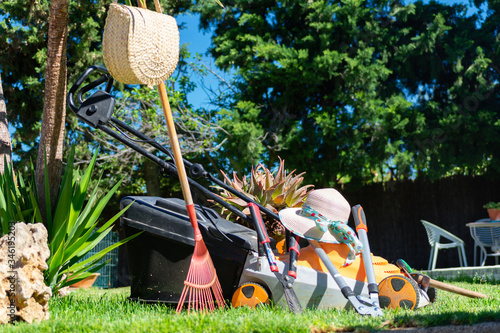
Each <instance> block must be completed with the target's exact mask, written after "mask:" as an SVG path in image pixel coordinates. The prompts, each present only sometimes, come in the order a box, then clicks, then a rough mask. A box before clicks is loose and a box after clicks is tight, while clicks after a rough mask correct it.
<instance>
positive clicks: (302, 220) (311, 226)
mask: <svg viewBox="0 0 500 333" xmlns="http://www.w3.org/2000/svg"><path fill="white" fill-rule="evenodd" d="M300 210H301V208H285V209H283V210H281V211H280V212H279V216H280V221H281V223H283V225H284V226H285V228H287V229H288V230H289V231H290V232H292V233H294V234H296V235H298V236H300V237H303V238H306V239H315V240H317V241H319V242H323V243H339V241H338V240H337V239H336V238H335V237H334V236H333V235H332V234H331V233H330V232H329V231H327V232H323V231H321V230H320V229H319V228H318V227H317V226H316V222H314V221H313V220H311V219H309V218H307V217H305V216H302V215H300V214H299V212H300Z"/></svg>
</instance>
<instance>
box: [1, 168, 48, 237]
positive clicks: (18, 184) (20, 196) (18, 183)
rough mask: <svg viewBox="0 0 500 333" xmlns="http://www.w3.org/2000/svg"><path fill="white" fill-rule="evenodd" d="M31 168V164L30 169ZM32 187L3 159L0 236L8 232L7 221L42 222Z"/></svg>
mask: <svg viewBox="0 0 500 333" xmlns="http://www.w3.org/2000/svg"><path fill="white" fill-rule="evenodd" d="M33 170H34V168H33V164H31V171H33ZM32 175H33V172H32ZM32 178H33V176H32ZM32 188H33V187H32V185H31V183H30V182H28V183H26V182H25V181H24V178H23V176H22V175H21V173H18V175H17V176H16V174H15V173H14V171H13V168H12V164H10V163H7V161H6V160H5V162H4V172H3V174H1V175H0V225H1V228H0V236H2V235H4V234H7V233H8V232H9V222H13V221H23V222H26V223H35V222H42V216H41V214H40V210H39V209H38V204H37V201H36V193H34V191H33V190H32Z"/></svg>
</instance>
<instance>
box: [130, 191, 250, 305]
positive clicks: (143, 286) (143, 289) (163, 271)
mask: <svg viewBox="0 0 500 333" xmlns="http://www.w3.org/2000/svg"><path fill="white" fill-rule="evenodd" d="M131 202H133V203H132V205H131V206H130V207H129V209H128V210H127V211H126V212H125V213H124V214H123V215H122V217H121V218H120V222H121V226H122V228H123V231H124V234H125V236H126V237H128V236H131V235H133V234H135V233H137V232H139V231H144V233H143V234H141V235H140V236H139V237H137V238H134V239H133V240H132V241H130V242H128V243H126V244H125V246H126V252H127V262H128V268H129V274H130V282H131V295H130V298H131V299H132V300H137V301H143V302H166V303H178V302H179V298H180V295H181V292H182V289H183V288H184V280H185V279H186V276H187V272H188V270H189V265H190V262H191V256H192V254H193V250H194V231H193V228H192V226H191V222H190V221H189V218H188V216H187V212H186V206H185V203H184V201H183V200H181V199H176V198H171V199H164V198H159V197H145V196H130V197H125V198H124V199H122V201H121V206H122V208H123V207H126V206H127V205H129V204H130V203H131ZM195 209H196V213H197V216H198V224H199V227H200V231H201V233H202V235H203V240H204V242H205V244H206V246H207V248H208V251H209V252H210V256H211V258H212V261H213V263H214V266H215V269H216V271H217V276H218V278H219V281H220V283H221V287H222V292H223V294H224V298H225V299H231V297H232V293H233V292H234V290H235V288H236V287H237V286H238V282H239V279H240V275H241V273H242V270H243V266H244V264H245V260H246V257H247V255H248V253H249V251H257V235H256V233H255V231H253V230H251V229H249V228H246V227H244V226H242V225H239V224H235V223H232V222H230V221H227V220H225V219H223V218H221V217H220V216H219V215H218V214H217V213H216V212H215V211H214V210H212V209H209V208H204V207H203V208H202V207H200V206H197V205H196V206H195Z"/></svg>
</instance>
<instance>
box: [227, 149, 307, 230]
mask: <svg viewBox="0 0 500 333" xmlns="http://www.w3.org/2000/svg"><path fill="white" fill-rule="evenodd" d="M278 158H279V157H278ZM279 160H280V164H279V167H278V169H277V170H276V171H275V172H274V173H273V172H271V171H270V170H269V169H267V168H266V167H264V166H263V165H262V164H261V163H259V164H258V165H257V166H256V167H255V168H254V167H252V171H251V173H250V177H248V178H247V177H246V176H243V178H241V179H240V178H238V176H237V175H236V173H235V172H233V179H230V178H229V176H228V175H227V174H225V173H224V172H222V174H223V176H224V183H226V184H227V185H229V186H231V187H232V188H234V189H235V190H237V191H238V192H240V193H242V194H244V195H246V196H247V197H249V198H251V199H252V200H254V201H255V202H257V203H259V204H261V205H262V206H264V207H266V208H267V209H269V210H271V211H273V212H275V213H278V212H279V211H280V210H282V209H284V208H287V207H288V208H291V207H300V206H302V204H303V202H304V200H305V198H306V197H307V194H308V193H309V192H310V190H312V187H314V185H305V186H301V184H302V181H303V180H304V177H302V175H303V174H304V172H302V173H300V174H298V175H294V172H295V170H293V171H292V172H289V173H287V171H286V170H285V161H284V160H282V159H281V158H279ZM218 188H219V189H220V190H221V193H220V195H221V197H222V198H223V199H224V200H225V201H226V202H228V203H230V204H231V205H233V206H235V207H237V208H238V209H239V210H241V211H242V212H243V213H245V214H247V215H250V209H249V208H248V203H247V202H246V201H244V200H242V199H240V198H238V197H237V196H235V195H233V194H232V193H230V192H229V191H227V190H225V189H223V188H221V187H218ZM222 215H223V216H224V217H225V218H228V219H231V218H233V216H231V213H230V212H229V211H228V210H226V209H224V208H223V209H222ZM262 218H263V220H264V223H265V225H266V229H267V232H268V234H269V235H270V236H272V237H279V236H280V235H283V234H284V232H285V228H284V227H283V225H282V224H281V223H280V222H279V221H276V220H274V219H273V218H271V217H267V216H265V215H264V216H263V217H262ZM235 221H236V222H237V223H240V224H244V225H247V223H246V222H245V221H243V220H242V219H240V218H238V217H236V219H235ZM247 226H249V225H247ZM249 227H253V226H249Z"/></svg>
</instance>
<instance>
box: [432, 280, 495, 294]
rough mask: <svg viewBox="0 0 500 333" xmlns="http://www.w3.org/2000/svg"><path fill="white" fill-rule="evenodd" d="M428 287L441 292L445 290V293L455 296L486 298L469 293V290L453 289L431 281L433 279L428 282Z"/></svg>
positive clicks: (449, 285)
mask: <svg viewBox="0 0 500 333" xmlns="http://www.w3.org/2000/svg"><path fill="white" fill-rule="evenodd" d="M429 286H431V287H434V288H437V289H441V290H446V291H449V292H452V293H455V294H459V295H462V296H467V297H472V298H488V296H487V295H485V294H482V293H478V292H475V291H471V290H467V289H464V288H460V287H455V286H453V285H451V284H448V283H444V282H441V281H437V280H433V279H431V280H430V281H429Z"/></svg>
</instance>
